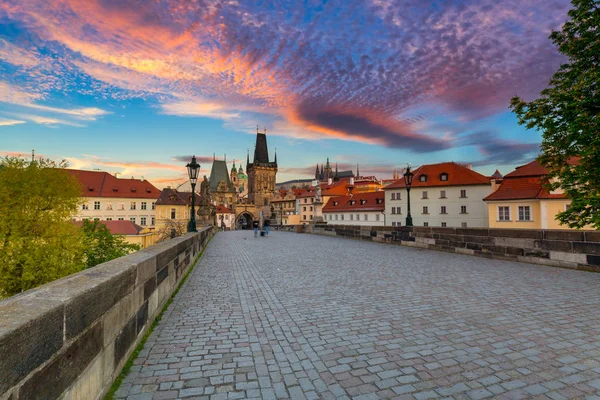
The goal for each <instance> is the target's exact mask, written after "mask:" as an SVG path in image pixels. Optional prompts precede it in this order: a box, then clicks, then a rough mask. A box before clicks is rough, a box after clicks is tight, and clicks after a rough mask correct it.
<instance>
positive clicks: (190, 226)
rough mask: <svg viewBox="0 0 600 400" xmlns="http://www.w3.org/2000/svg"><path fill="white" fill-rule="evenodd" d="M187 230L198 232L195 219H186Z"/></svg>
mask: <svg viewBox="0 0 600 400" xmlns="http://www.w3.org/2000/svg"><path fill="white" fill-rule="evenodd" d="M187 231H188V232H198V229H197V228H196V221H188V225H187Z"/></svg>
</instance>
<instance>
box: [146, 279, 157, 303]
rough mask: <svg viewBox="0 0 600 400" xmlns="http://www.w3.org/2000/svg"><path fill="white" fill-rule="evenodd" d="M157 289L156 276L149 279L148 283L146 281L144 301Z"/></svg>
mask: <svg viewBox="0 0 600 400" xmlns="http://www.w3.org/2000/svg"><path fill="white" fill-rule="evenodd" d="M155 290H156V277H155V276H153V277H152V278H150V279H148V280H147V281H146V283H144V301H146V300H148V298H149V297H150V296H151V295H152V293H154V291H155Z"/></svg>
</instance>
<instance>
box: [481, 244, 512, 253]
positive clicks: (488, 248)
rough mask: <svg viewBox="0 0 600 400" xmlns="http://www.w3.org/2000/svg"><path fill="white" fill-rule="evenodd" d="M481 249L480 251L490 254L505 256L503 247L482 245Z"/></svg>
mask: <svg viewBox="0 0 600 400" xmlns="http://www.w3.org/2000/svg"><path fill="white" fill-rule="evenodd" d="M481 249H482V251H489V252H490V253H497V254H506V247H505V246H496V245H493V244H483V245H481Z"/></svg>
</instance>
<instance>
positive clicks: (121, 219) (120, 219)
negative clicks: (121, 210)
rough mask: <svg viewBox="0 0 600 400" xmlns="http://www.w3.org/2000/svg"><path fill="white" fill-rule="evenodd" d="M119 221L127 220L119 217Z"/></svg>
mask: <svg viewBox="0 0 600 400" xmlns="http://www.w3.org/2000/svg"><path fill="white" fill-rule="evenodd" d="M117 220H119V221H124V220H125V218H123V217H119V218H117Z"/></svg>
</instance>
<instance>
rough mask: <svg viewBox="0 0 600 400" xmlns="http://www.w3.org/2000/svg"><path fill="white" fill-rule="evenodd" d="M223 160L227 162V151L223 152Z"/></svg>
mask: <svg viewBox="0 0 600 400" xmlns="http://www.w3.org/2000/svg"><path fill="white" fill-rule="evenodd" d="M223 161H225V162H227V153H223Z"/></svg>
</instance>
